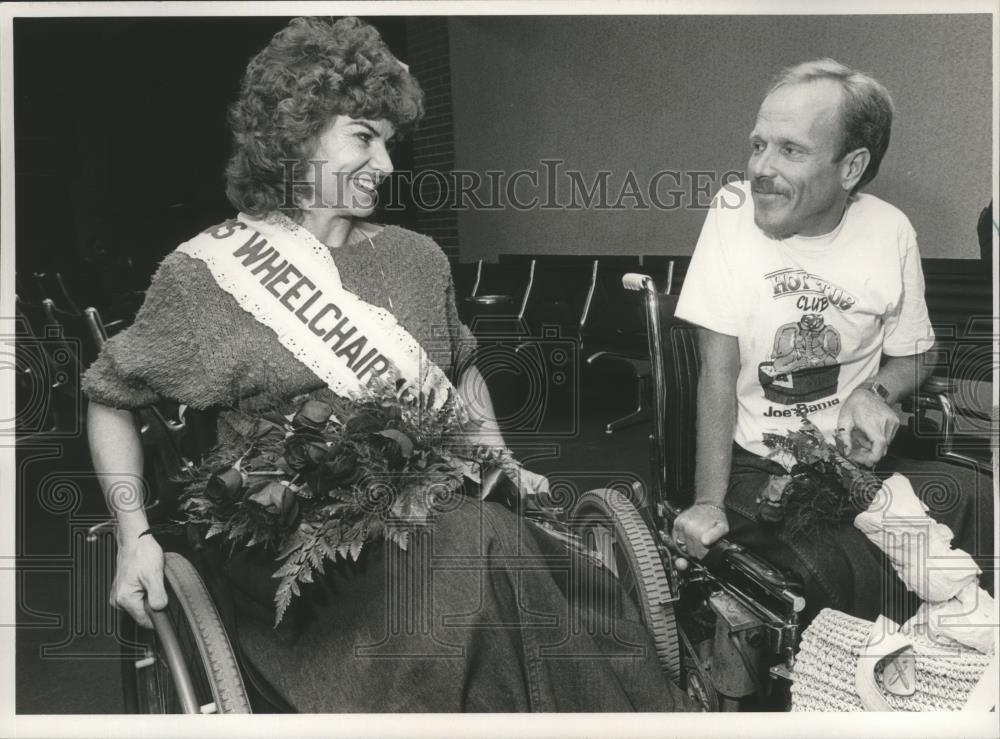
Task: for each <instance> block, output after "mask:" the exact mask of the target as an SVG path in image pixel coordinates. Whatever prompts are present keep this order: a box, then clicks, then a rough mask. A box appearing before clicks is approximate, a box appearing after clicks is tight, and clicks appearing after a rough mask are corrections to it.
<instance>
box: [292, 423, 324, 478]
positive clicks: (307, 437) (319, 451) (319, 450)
mask: <svg viewBox="0 0 1000 739" xmlns="http://www.w3.org/2000/svg"><path fill="white" fill-rule="evenodd" d="M326 452H327V446H326V443H325V442H324V441H323V437H322V436H321V435H319V434H318V433H316V432H312V431H296V432H295V433H294V434H292V435H291V436H289V437H288V439H286V440H285V462H286V463H287V464H288V467H289V469H291V470H292V472H296V473H299V472H306V471H308V470H311V469H313V468H315V467H316V465H318V464H319V463H320V462H322V461H323V459H324V457H326Z"/></svg>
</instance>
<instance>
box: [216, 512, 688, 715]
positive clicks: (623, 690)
mask: <svg viewBox="0 0 1000 739" xmlns="http://www.w3.org/2000/svg"><path fill="white" fill-rule="evenodd" d="M596 569H597V568H594V567H593V566H592V565H590V564H588V563H587V562H586V561H585V560H584V559H583V558H579V557H571V556H569V555H568V554H567V553H566V552H565V551H564V550H563V549H562V548H561V546H555V545H553V543H552V542H548V541H546V540H545V538H544V535H542V534H539V533H536V532H535V531H534V530H533V528H532V527H531V525H530V524H527V523H524V522H523V521H522V519H520V518H519V517H518V516H517V515H515V514H514V513H513V512H511V511H510V510H508V509H507V508H504V507H502V506H500V505H498V504H495V503H479V502H478V501H475V500H472V499H463V500H462V501H461V503H460V504H459V505H458V507H457V508H456V509H454V510H451V511H449V512H446V513H442V514H440V515H439V516H438V517H437V520H436V522H435V524H434V526H433V527H427V528H426V529H424V531H423V533H422V534H420V535H417V536H415V537H413V538H411V540H410V543H409V546H408V547H407V550H406V551H405V552H403V551H402V550H400V549H399V548H398V547H396V546H395V545H394V544H391V543H380V544H373V545H371V546H367V547H366V548H365V550H364V551H363V553H362V556H361V557H360V558H359V560H358V562H357V563H345V562H341V563H338V565H336V566H334V567H330V568H328V572H327V576H326V577H324V578H322V580H321V582H320V583H318V584H316V585H315V586H314V587H309V588H307V589H306V591H305V592H304V593H303V596H302V597H300V598H299V599H297V600H296V601H294V602H293V606H292V607H291V608H290V609H289V611H288V613H287V614H286V616H285V618H284V620H283V621H282V623H281V625H280V626H279V627H278V628H277V629H274V628H272V627H273V622H274V606H273V602H272V598H273V594H274V590H275V584H276V581H275V580H273V579H272V578H271V577H270V574H271V572H272V571H273V570H274V563H273V561H272V560H271V559H270V558H269V557H263V556H261V555H260V554H259V553H254V552H251V551H248V552H245V553H241V554H238V555H237V556H236V557H235V558H233V559H231V560H229V561H228V562H227V563H226V565H225V572H226V576H227V579H228V581H229V584H230V586H231V587H230V589H231V593H232V604H233V605H234V606H235V608H234V614H235V624H234V626H235V632H236V634H237V635H238V643H239V649H240V651H241V652H242V657H243V658H244V659H246V660H249V661H250V663H251V664H252V665H253V667H255V668H256V670H257V671H258V672H260V673H261V674H262V675H263V677H264V678H265V679H266V680H267V682H268V683H269V684H270V686H271V687H273V688H274V690H275V691H277V693H278V694H279V695H280V696H281V697H282V698H283V699H284V700H285V701H287V703H289V704H290V705H291V706H292V707H294V709H295V710H297V711H300V712H307V713H327V712H396V711H400V712H421V711H434V712H457V711H475V712H487V711H505V712H514V711H675V710H685V705H686V703H685V698H684V696H683V694H682V693H681V692H680V691H679V690H678V689H677V688H676V687H675V686H674V685H673V684H672V683H670V682H669V681H668V680H667V679H666V678H665V676H664V675H663V673H662V671H661V670H660V668H659V666H658V663H657V659H656V654H655V651H654V648H653V643H652V641H651V639H650V637H649V635H648V633H647V631H646V629H645V628H644V627H643V626H642V625H641V623H640V622H639V617H638V614H637V612H636V610H635V609H634V608H632V607H631V605H630V603H629V602H628V601H627V599H623V598H621V597H618V595H619V594H617V593H613V594H611V595H610V596H609V594H608V592H607V591H600V588H598V589H597V590H596V591H595V588H594V587H593V584H594V583H595V582H597V583H601V582H603V585H604V586H606V587H612V588H614V587H616V586H615V585H614V583H613V582H609V581H608V578H607V577H602V576H601V573H599V572H597V571H596ZM595 592H597V593H598V594H597V595H595ZM600 592H604V595H603V596H602V595H600V594H599V593H600Z"/></svg>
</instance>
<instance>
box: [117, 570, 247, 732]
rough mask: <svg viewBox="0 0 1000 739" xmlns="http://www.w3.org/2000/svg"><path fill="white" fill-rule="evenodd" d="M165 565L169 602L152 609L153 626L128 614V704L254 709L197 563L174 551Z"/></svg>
mask: <svg viewBox="0 0 1000 739" xmlns="http://www.w3.org/2000/svg"><path fill="white" fill-rule="evenodd" d="M163 571H164V581H165V585H166V588H167V597H168V600H169V602H168V604H167V607H166V608H165V609H164V610H163V611H149V613H150V616H151V618H152V619H153V625H154V629H153V630H152V631H150V630H149V629H143V628H141V627H140V626H139V625H138V624H136V623H135V622H134V621H133V620H132V619H130V618H127V619H126V624H127V626H126V627H125V634H124V635H125V637H126V639H125V642H126V644H125V645H124V646H123V649H124V650H126V651H127V655H126V657H125V659H124V660H123V662H122V683H123V688H124V691H125V704H126V710H128V711H129V712H130V713H151V714H160V713H250V712H251V711H250V701H249V699H248V697H247V692H246V688H245V686H244V684H243V677H242V676H241V674H240V669H239V666H238V665H237V663H236V657H235V655H234V653H233V648H232V645H231V644H230V643H229V638H228V636H226V632H225V629H224V628H223V625H222V620H221V618H220V617H219V613H218V611H217V610H216V609H215V605H214V604H213V603H212V599H211V597H210V596H209V593H208V589H207V588H206V587H205V583H204V582H202V580H201V577H200V576H199V575H198V572H197V570H195V568H194V566H193V565H192V564H191V563H190V562H189V561H188V560H186V559H185V558H184V557H182V556H181V555H179V554H176V553H174V552H166V553H165V554H164V567H163ZM137 645H138V650H137V649H136V646H137ZM137 652H138V654H137Z"/></svg>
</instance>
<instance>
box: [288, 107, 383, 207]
mask: <svg viewBox="0 0 1000 739" xmlns="http://www.w3.org/2000/svg"><path fill="white" fill-rule="evenodd" d="M395 133H396V129H395V127H394V126H393V125H392V124H391V123H390V122H389V121H387V120H368V119H365V118H351V117H349V116H346V115H338V116H337V117H336V118H334V119H333V122H332V123H330V125H329V126H327V128H326V129H325V130H324V131H323V133H321V134H320V135H319V140H318V142H317V145H316V151H315V152H314V153H313V155H312V157H310V159H309V161H308V162H307V164H306V167H307V170H308V172H309V173H310V174H309V178H308V181H310V182H312V183H313V186H314V193H313V197H312V198H311V199H307V200H305V202H303V203H302V206H303V208H305V209H310V208H328V209H330V210H333V211H334V213H335V214H336V215H339V216H355V217H359V218H365V217H367V216H370V215H371V214H372V212H373V211H374V210H375V204H376V203H377V202H378V194H377V192H376V190H377V189H378V186H379V183H380V182H381V181H382V180H383V179H385V178H386V177H388V176H389V175H391V174H392V159H391V158H390V157H389V148H390V147H391V146H392V140H393V136H394V135H395ZM300 171H301V170H300ZM317 174H318V175H319V176H317Z"/></svg>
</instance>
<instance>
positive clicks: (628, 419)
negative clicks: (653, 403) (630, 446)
mask: <svg viewBox="0 0 1000 739" xmlns="http://www.w3.org/2000/svg"><path fill="white" fill-rule="evenodd" d="M637 379H638V383H637V386H638V392H637V396H638V397H637V398H636V404H635V410H634V411H632V412H631V413H628V414H626V415H624V416H622V417H621V418H616V419H615V420H614V421H611V422H610V423H608V425H607V426H605V427H604V433H606V434H613V433H614V432H615V431H621V430H622V429H627V428H630V427H632V426H636V425H637V424H640V423H643V422H646V421H649V420H651V419H652V418H653V412H652V410H651V409H650V408H647V407H646V405H645V402H646V393H647V392H648V389H649V378H648V377H639V378H637Z"/></svg>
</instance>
